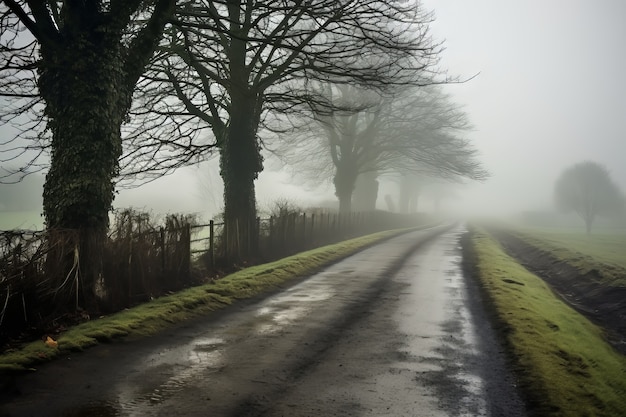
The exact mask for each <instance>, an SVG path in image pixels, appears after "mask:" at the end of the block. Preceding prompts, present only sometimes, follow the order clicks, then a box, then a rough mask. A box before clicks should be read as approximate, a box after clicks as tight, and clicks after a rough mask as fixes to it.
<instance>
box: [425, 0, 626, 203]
mask: <svg viewBox="0 0 626 417" xmlns="http://www.w3.org/2000/svg"><path fill="white" fill-rule="evenodd" d="M424 4H425V6H426V7H427V8H428V9H431V10H434V11H435V14H436V18H437V20H436V21H435V22H434V23H433V25H432V32H433V35H434V36H435V37H437V38H445V45H446V51H445V52H444V56H443V64H444V66H445V67H447V68H448V69H449V71H450V72H451V73H452V74H460V75H465V76H469V75H472V74H474V73H480V75H479V76H478V77H477V78H475V79H474V80H472V81H471V82H468V83H467V84H465V85H461V86H458V85H457V86H451V87H449V88H448V90H449V91H451V92H452V93H453V94H454V95H455V96H456V97H457V99H458V101H459V102H462V103H463V104H465V106H466V110H467V112H468V113H469V115H470V117H471V120H472V122H473V124H474V126H475V131H474V132H472V134H471V135H470V137H471V138H472V140H473V142H474V143H475V145H476V147H477V148H478V149H479V150H480V152H481V155H482V161H483V162H484V164H485V166H486V167H487V168H488V169H489V170H490V171H491V173H492V178H491V179H490V180H489V181H487V182H486V183H484V184H480V185H476V186H471V187H468V190H467V191H466V192H464V193H463V195H464V197H465V203H466V204H467V205H468V206H471V207H474V208H477V209H481V210H485V211H493V210H495V208H497V209H503V208H504V209H515V208H519V209H540V208H550V206H551V204H552V187H553V184H554V181H555V179H556V177H557V176H558V175H559V173H560V172H561V171H562V170H563V168H564V167H566V166H568V165H571V164H573V163H576V162H580V161H582V160H593V161H596V162H599V163H602V164H604V165H606V166H607V167H608V168H609V170H610V172H611V174H612V177H613V179H614V180H615V181H616V182H618V183H619V184H620V186H621V188H622V189H623V190H624V189H626V164H625V163H624V159H625V158H626V2H624V1H621V0H599V1H594V2H591V1H585V0H549V1H539V0H531V1H498V0H473V1H467V0H445V1H436V0H427V1H425V2H424ZM485 203H491V204H485ZM490 207H491V208H490Z"/></svg>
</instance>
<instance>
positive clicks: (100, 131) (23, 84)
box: [0, 0, 176, 288]
mask: <svg viewBox="0 0 626 417" xmlns="http://www.w3.org/2000/svg"><path fill="white" fill-rule="evenodd" d="M175 3H176V1H175V0H153V1H145V0H110V1H96V0H93V1H81V0H67V1H37V0H24V1H18V0H2V2H1V3H0V27H1V29H2V30H1V35H0V45H1V46H0V59H1V63H0V79H1V80H2V81H0V96H2V98H3V99H4V100H6V101H7V102H8V104H9V105H8V106H6V107H4V111H3V113H2V116H1V118H0V120H2V122H3V123H21V122H22V121H24V120H26V122H27V123H28V121H29V120H31V121H34V122H33V123H34V124H32V123H31V124H30V125H27V126H21V127H22V128H28V129H37V128H39V127H40V126H41V124H40V123H44V122H45V131H43V129H40V130H39V133H40V134H39V135H37V138H38V139H39V140H40V141H39V142H38V143H34V144H30V143H26V144H24V143H19V142H16V146H15V147H14V148H15V150H16V151H18V152H19V149H24V148H26V149H28V148H34V149H36V150H37V149H39V150H40V149H44V148H46V147H49V152H50V166H49V169H48V172H47V175H46V181H45V185H44V192H43V197H44V200H43V205H44V216H45V221H46V226H47V227H48V228H71V229H78V230H79V231H80V234H81V239H80V241H81V250H80V260H81V261H80V264H75V265H74V266H73V267H74V268H78V269H76V270H80V271H81V274H82V276H83V277H84V278H86V281H85V288H89V286H90V283H93V282H94V280H95V279H97V277H98V275H99V273H100V272H101V265H99V259H100V258H99V255H98V253H99V251H100V248H101V245H102V242H103V240H104V239H105V238H106V231H107V228H108V224H109V211H110V209H111V205H112V201H113V197H114V178H115V177H116V175H117V174H118V170H119V166H118V159H119V157H120V155H121V154H122V142H121V135H120V127H121V125H122V123H123V122H124V120H125V119H126V117H127V114H128V109H129V107H130V105H131V99H132V95H133V91H134V89H135V84H136V82H137V80H138V79H139V77H140V76H141V74H142V73H143V72H144V68H145V65H146V64H147V63H148V62H149V60H150V58H151V56H152V54H153V51H154V49H155V47H156V46H157V45H158V42H159V39H160V38H161V35H162V32H163V29H164V27H165V25H166V22H167V20H168V19H169V18H170V16H171V14H172V12H173V10H174V6H175ZM33 112H34V113H33ZM28 113H30V115H31V117H30V118H29V117H28ZM33 114H35V117H32V115H33ZM21 116H23V117H21ZM38 118H41V119H40V120H41V121H39V120H38ZM19 127H20V126H18V128H19ZM24 139H27V140H28V139H33V135H32V134H27V135H26V136H24V137H22V138H18V139H17V140H18V141H19V140H24ZM16 156H17V155H15V153H13V154H11V155H10V156H9V157H16ZM76 259H77V258H76Z"/></svg>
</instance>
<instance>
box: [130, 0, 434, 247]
mask: <svg viewBox="0 0 626 417" xmlns="http://www.w3.org/2000/svg"><path fill="white" fill-rule="evenodd" d="M429 20H430V15H428V14H426V13H424V12H423V11H422V10H421V9H420V8H419V7H417V5H416V4H415V3H413V2H385V1H373V0H339V1H336V0H332V1H331V0H313V1H306V2H304V1H269V0H265V1H255V2H249V1H243V0H239V1H237V0H231V1H208V0H203V1H194V2H187V3H184V4H183V5H182V6H181V7H180V8H179V11H178V13H177V16H176V19H175V21H174V23H173V27H172V30H171V31H169V32H168V36H167V37H166V38H165V41H164V43H163V48H162V51H161V54H160V55H159V57H158V59H156V60H155V61H154V63H153V65H152V67H151V71H149V72H148V74H147V76H146V79H145V80H146V84H145V86H144V88H145V90H146V91H147V90H149V89H150V88H151V87H150V86H151V85H154V83H156V84H159V85H164V84H166V83H169V85H170V87H168V88H164V89H163V88H162V89H160V91H158V93H159V95H158V97H160V98H159V99H151V100H148V101H146V102H144V104H147V106H144V108H150V107H152V108H158V111H157V112H160V113H162V114H164V115H167V116H166V117H169V115H171V114H176V115H179V117H180V118H183V119H184V120H185V122H184V123H185V124H186V126H192V125H193V123H198V124H197V125H194V127H193V128H191V127H190V128H188V129H189V130H186V131H185V133H184V134H183V136H185V137H186V138H191V139H190V140H188V139H185V140H186V142H184V143H182V142H180V141H178V142H176V143H174V144H172V143H167V144H165V145H164V143H163V141H162V138H158V137H157V135H150V137H151V138H152V140H151V143H152V144H153V145H154V146H155V147H156V148H158V147H160V146H165V147H166V148H168V149H170V148H171V149H173V148H175V147H176V146H179V147H180V148H184V149H186V150H188V151H189V152H184V153H183V155H189V156H190V158H191V157H192V156H193V155H195V156H198V155H200V154H204V155H205V154H206V153H207V152H210V150H211V148H212V147H213V146H217V147H218V148H219V152H220V167H221V175H222V178H223V180H224V204H225V221H226V225H227V229H230V230H236V231H237V233H236V237H235V238H234V239H229V242H231V243H235V242H239V243H240V244H241V243H242V242H246V241H247V240H248V235H249V232H250V230H251V228H252V227H253V225H254V224H255V223H254V218H255V216H256V198H255V192H254V181H255V179H256V178H257V176H258V174H259V172H261V171H262V170H263V157H262V153H261V152H262V147H263V145H264V143H263V141H262V139H261V137H260V135H259V129H260V128H261V127H265V128H270V129H272V130H273V131H275V132H279V133H280V132H281V127H278V128H276V126H277V125H276V124H271V123H269V121H270V120H276V117H278V116H276V115H277V114H282V115H287V114H291V113H294V112H295V113H297V112H302V111H305V110H306V108H305V107H303V106H302V105H303V103H310V102H314V101H316V100H317V99H318V98H317V97H316V96H315V95H314V94H313V93H312V92H311V90H310V89H309V88H308V83H307V82H306V81H307V80H312V79H315V80H322V81H325V82H327V81H331V80H332V81H333V82H340V83H347V82H352V83H356V84H360V85H368V86H369V87H370V88H373V89H383V88H385V87H386V86H389V85H393V84H401V83H428V82H432V74H433V73H435V72H437V69H436V68H435V65H436V61H437V53H438V52H439V49H440V46H439V45H438V44H436V43H434V42H432V40H431V39H430V37H429V35H428V32H427V24H428V22H429ZM164 91H165V92H166V94H167V96H168V97H167V98H165V99H164V98H163V95H162V93H163V92H164ZM163 103H167V104H166V105H167V106H176V107H175V108H172V107H171V108H168V109H166V108H165V107H164V105H163ZM283 120H284V119H283ZM161 125H162V124H161ZM202 129H205V130H206V129H210V130H211V132H212V135H211V136H209V135H207V134H200V136H202V137H203V138H205V141H204V142H203V143H198V142H197V137H198V136H195V138H196V139H194V134H196V133H197V132H199V131H200V130H202ZM192 131H193V132H194V133H193V134H189V135H187V132H192ZM282 133H284V132H282ZM132 136H134V137H136V138H141V137H142V134H136V135H135V134H133V135H132ZM134 143H135V144H136V145H138V144H140V143H141V144H142V146H145V145H146V143H147V142H146V141H144V140H142V141H139V140H137V141H135V142H134ZM143 149H147V148H145V147H144V148H143ZM131 152H132V151H131ZM138 154H144V153H143V152H142V151H138ZM190 158H181V159H171V158H170V159H168V160H167V161H163V160H162V161H163V163H158V164H156V165H153V166H152V168H155V169H156V170H157V172H158V171H159V170H167V169H170V168H173V167H175V166H177V165H178V164H181V163H182V164H184V163H187V162H188V161H189V160H190ZM135 162H136V161H135ZM150 164H151V162H148V164H147V165H145V166H144V168H142V169H141V170H142V171H144V172H146V171H148V169H147V168H148V167H149V166H150ZM241 248H242V246H240V248H239V249H241ZM240 253H241V252H240Z"/></svg>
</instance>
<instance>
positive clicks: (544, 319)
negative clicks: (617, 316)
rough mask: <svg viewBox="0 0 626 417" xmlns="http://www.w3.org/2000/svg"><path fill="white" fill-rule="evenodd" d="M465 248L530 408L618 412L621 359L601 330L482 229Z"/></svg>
mask: <svg viewBox="0 0 626 417" xmlns="http://www.w3.org/2000/svg"><path fill="white" fill-rule="evenodd" d="M470 251H471V252H472V253H471V256H472V257H473V258H474V259H473V260H474V262H475V267H476V273H477V275H478V277H479V279H480V281H481V284H482V286H483V288H484V291H485V293H486V295H487V298H488V300H489V301H490V304H491V305H492V307H493V310H494V313H495V316H496V320H497V321H498V323H499V325H500V329H501V330H502V334H503V335H504V337H505V339H506V343H507V345H508V346H509V348H510V351H511V354H512V357H513V362H514V366H515V369H516V371H517V372H518V374H519V375H520V379H521V382H522V384H523V389H524V391H525V392H526V393H527V394H528V397H529V402H530V405H531V407H532V411H533V412H534V414H535V415H540V416H564V417H567V416H572V417H573V416H576V417H580V416H607V417H608V416H619V415H623V413H624V410H626V378H625V377H624V375H626V358H625V357H623V356H622V355H620V354H619V353H617V352H615V351H614V350H613V349H612V348H611V347H610V346H609V345H608V344H607V343H606V342H605V341H604V340H603V338H602V334H601V330H600V329H599V328H597V327H596V326H594V325H593V324H592V323H591V322H589V321H588V320H587V319H586V318H584V317H583V316H581V315H580V314H578V313H577V312H576V311H574V310H573V309H572V308H570V307H569V306H567V305H566V304H565V303H563V302H562V301H561V300H560V299H558V298H557V297H556V296H555V295H554V293H553V292H552V291H551V290H550V288H549V287H548V286H547V285H546V284H545V283H544V282H543V281H542V280H541V279H540V278H538V277H537V276H535V275H533V274H531V273H530V272H528V271H527V270H526V269H525V268H524V267H522V266H521V265H519V264H518V263H516V262H515V260H513V259H512V258H510V257H509V256H507V255H506V254H505V253H504V252H503V250H502V248H501V247H500V245H499V244H498V243H497V242H496V241H495V240H494V239H493V238H491V237H490V236H489V235H488V234H487V233H485V232H484V231H482V230H474V231H473V232H472V236H471V248H470Z"/></svg>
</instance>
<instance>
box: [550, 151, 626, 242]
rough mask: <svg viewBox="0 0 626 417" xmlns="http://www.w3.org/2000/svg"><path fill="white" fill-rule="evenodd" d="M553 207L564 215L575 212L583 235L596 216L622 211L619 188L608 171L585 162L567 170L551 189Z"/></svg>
mask: <svg viewBox="0 0 626 417" xmlns="http://www.w3.org/2000/svg"><path fill="white" fill-rule="evenodd" d="M554 197H555V200H556V206H557V207H558V208H559V209H560V210H562V211H564V212H571V211H573V212H575V213H576V214H577V215H578V216H580V217H581V218H582V219H583V220H584V222H585V227H586V230H587V234H589V233H591V226H592V225H593V222H594V220H595V218H596V216H607V217H608V216H612V215H616V214H618V213H619V212H620V211H622V210H623V208H624V198H623V196H622V193H621V192H620V189H619V187H618V186H617V185H616V184H615V183H614V182H613V180H611V176H610V175H609V171H608V170H607V169H606V167H604V166H603V165H600V164H598V163H596V162H591V161H585V162H580V163H578V164H575V165H573V166H571V167H569V168H567V169H566V170H565V171H563V173H562V174H561V176H560V177H559V178H558V180H557V181H556V185H555V187H554Z"/></svg>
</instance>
